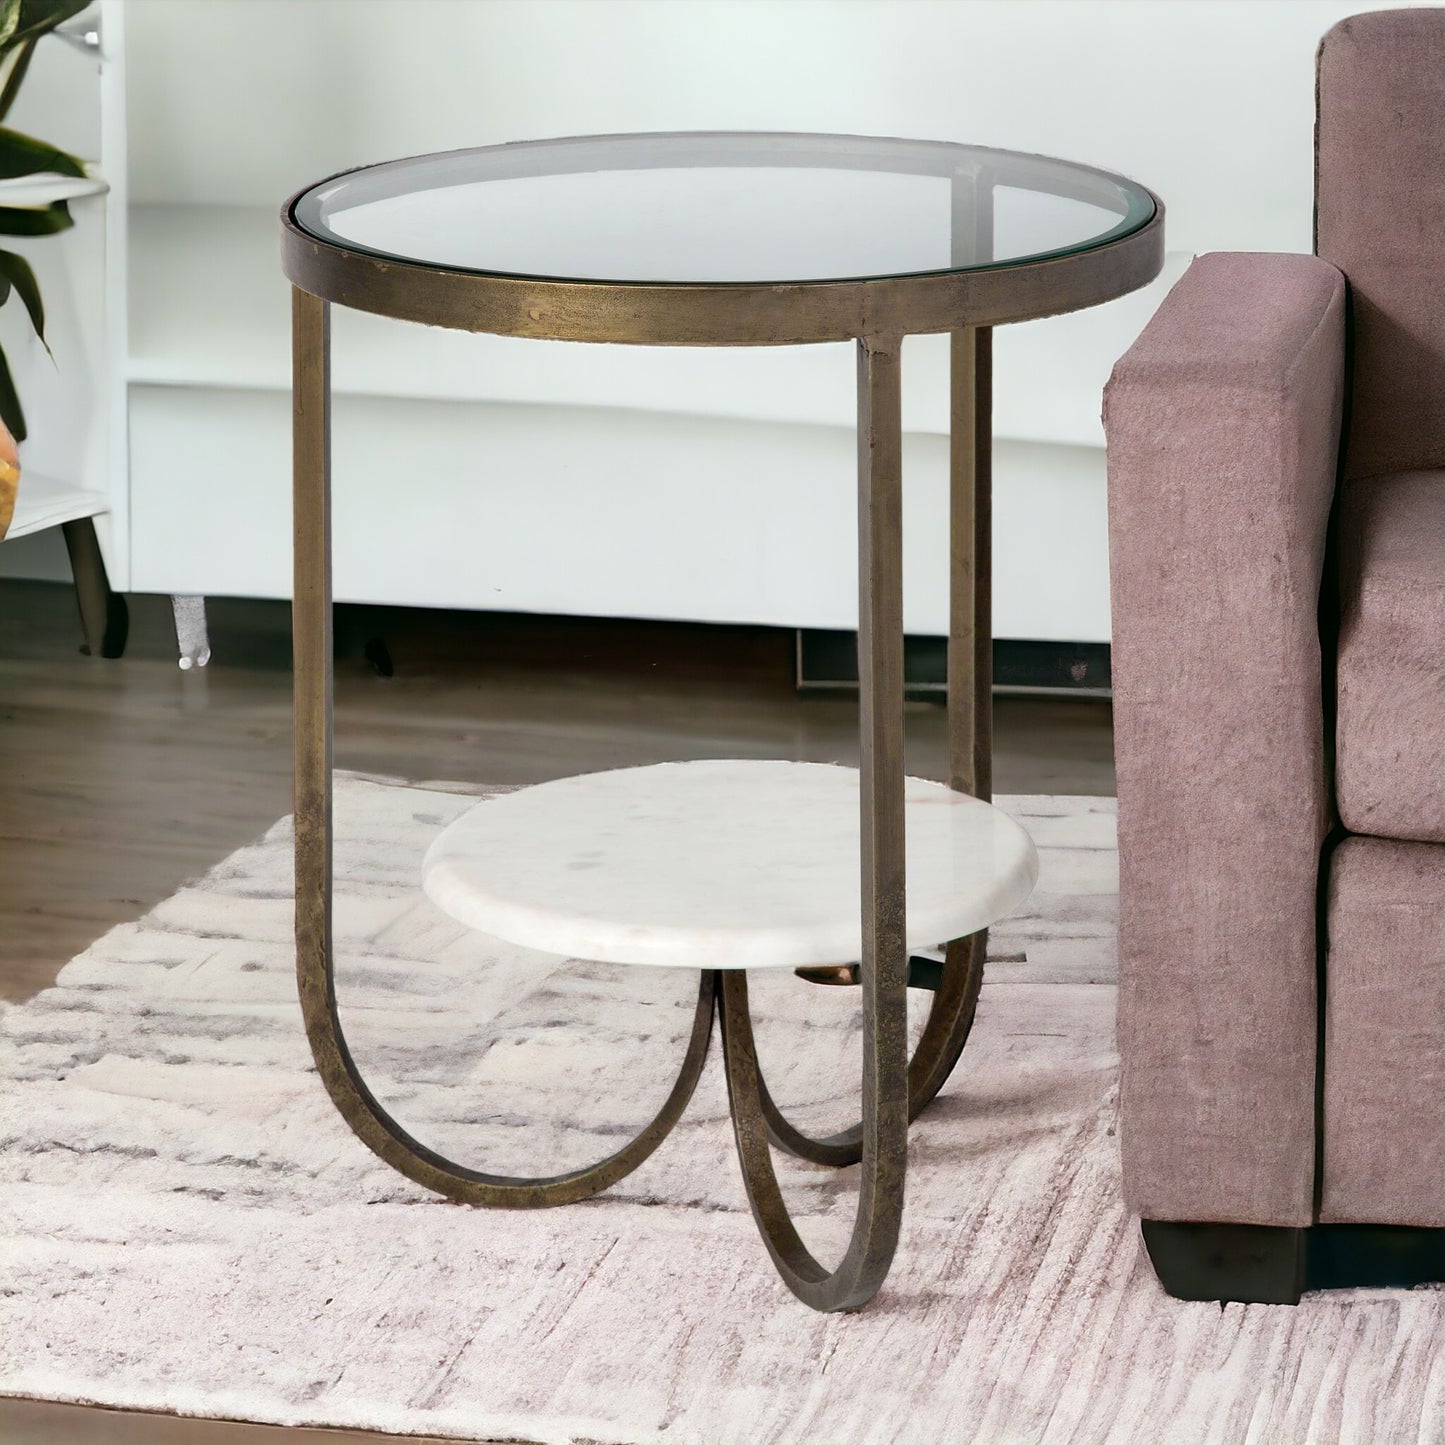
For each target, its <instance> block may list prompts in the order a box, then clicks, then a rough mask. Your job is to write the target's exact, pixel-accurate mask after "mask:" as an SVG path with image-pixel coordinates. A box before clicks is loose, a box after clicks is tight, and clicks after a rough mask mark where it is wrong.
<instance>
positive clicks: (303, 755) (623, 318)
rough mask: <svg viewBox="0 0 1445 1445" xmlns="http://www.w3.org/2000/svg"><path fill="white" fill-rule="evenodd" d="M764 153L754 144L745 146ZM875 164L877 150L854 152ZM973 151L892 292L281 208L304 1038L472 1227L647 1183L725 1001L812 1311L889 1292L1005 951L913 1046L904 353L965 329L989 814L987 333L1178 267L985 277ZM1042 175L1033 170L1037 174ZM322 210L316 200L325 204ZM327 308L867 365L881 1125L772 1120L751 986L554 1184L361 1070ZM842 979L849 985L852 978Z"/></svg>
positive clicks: (1093, 251) (867, 850)
mask: <svg viewBox="0 0 1445 1445" xmlns="http://www.w3.org/2000/svg"><path fill="white" fill-rule="evenodd" d="M741 144H744V142H741V141H740V145H741ZM857 144H858V145H860V146H866V144H867V142H858V143H857ZM956 149H957V148H951V147H947V146H939V145H937V144H935V143H919V145H918V147H917V155H918V157H919V159H918V168H919V169H920V170H923V171H926V172H928V173H933V174H942V175H950V176H951V177H952V180H953V219H952V224H953V246H954V260H955V263H956V264H957V265H959V266H961V267H962V266H967V267H968V268H969V269H960V270H953V271H946V272H939V273H933V274H927V275H913V276H896V277H884V278H879V279H876V280H857V281H811V282H797V283H780V284H774V283H766V284H764V283H758V284H752V283H716V284H687V285H682V284H677V285H674V284H654V283H631V282H606V283H604V282H582V281H570V280H548V279H545V278H543V279H534V278H526V277H517V276H501V275H488V274H485V273H478V272H472V271H461V270H448V269H446V268H444V267H436V266H429V265H424V264H421V263H413V262H407V261H398V260H393V259H387V258H381V257H378V256H374V255H371V254H368V253H365V252H362V251H359V250H350V249H347V248H346V247H343V246H340V245H336V244H332V243H329V242H325V241H322V240H320V239H318V238H316V237H315V236H313V235H311V234H309V233H308V232H307V231H305V230H304V229H303V228H302V227H301V225H300V224H299V223H298V221H297V219H296V215H295V209H296V203H297V201H298V200H299V199H300V197H301V196H302V195H304V194H305V192H301V193H298V195H297V196H294V197H292V199H291V200H290V201H289V202H287V204H286V206H285V208H284V209H283V211H282V216H281V222H282V264H283V267H284V269H285V272H286V275H287V277H288V278H289V279H290V280H291V282H292V283H293V286H294V288H295V289H294V293H293V303H294V304H293V337H292V344H293V358H294V374H293V403H294V463H295V500H294V517H295V567H296V590H295V603H294V609H293V616H294V632H295V669H296V959H297V977H298V984H299V989H300V994H301V1003H302V1010H303V1014H304V1016H305V1022H306V1030H307V1034H308V1037H309V1039H310V1042H311V1048H312V1052H313V1054H314V1056H315V1059H316V1064H317V1068H318V1070H319V1072H320V1075H321V1078H322V1080H323V1081H324V1083H325V1085H326V1088H327V1090H328V1091H329V1093H330V1094H331V1097H332V1099H333V1101H334V1102H335V1104H336V1106H337V1108H338V1109H339V1110H340V1112H341V1114H342V1115H343V1117H344V1118H345V1119H346V1120H347V1122H348V1123H349V1124H350V1125H351V1127H352V1128H353V1130H355V1132H356V1133H357V1135H358V1136H359V1137H360V1138H361V1139H362V1141H363V1142H364V1143H366V1144H367V1146H368V1147H369V1148H371V1149H372V1150H373V1151H375V1153H377V1154H378V1155H379V1156H380V1157H381V1158H383V1159H385V1160H386V1161H387V1162H388V1163H390V1164H392V1165H393V1166H394V1167H395V1168H397V1169H398V1170H400V1171H401V1172H402V1173H403V1174H406V1175H407V1176H408V1177H410V1178H412V1179H415V1180H416V1181H417V1182H418V1183H420V1184H423V1185H424V1186H426V1187H427V1188H429V1189H434V1190H436V1191H437V1192H438V1193H441V1194H444V1195H446V1196H447V1197H449V1198H452V1199H457V1200H460V1201H463V1202H466V1203H470V1204H479V1205H488V1206H500V1207H524V1208H526V1207H538V1206H545V1205H552V1204H563V1203H567V1202H570V1201H572V1200H577V1199H582V1198H585V1197H586V1196H587V1195H589V1194H592V1193H595V1192H596V1191H597V1190H599V1189H603V1188H605V1187H606V1186H607V1185H609V1184H612V1183H614V1182H615V1181H616V1180H618V1179H620V1178H622V1177H623V1176H624V1175H625V1174H627V1173H629V1172H630V1171H631V1170H632V1169H634V1168H636V1167H637V1165H638V1164H640V1163H641V1162H642V1161H643V1160H644V1159H645V1158H646V1157H647V1156H648V1155H649V1154H650V1153H651V1152H652V1151H653V1150H654V1149H655V1148H656V1147H657V1145H658V1144H659V1143H660V1142H661V1140H662V1139H663V1138H664V1137H665V1136H666V1135H667V1133H668V1132H669V1131H670V1130H671V1128H672V1126H673V1125H674V1124H675V1123H676V1121H677V1119H678V1118H679V1117H680V1115H681V1113H682V1111H683V1109H684V1107H685V1106H686V1104H687V1100H688V1098H689V1097H690V1095H691V1093H692V1091H693V1088H694V1086H695V1085H696V1083H697V1079H698V1077H699V1075H700V1072H701V1070H702V1066H703V1062H704V1058H705V1055H706V1052H707V1047H708V1041H709V1037H710V1035H711V1032H712V1019H713V1012H714V1005H715V1001H717V1003H718V1005H719V1006H720V1010H721V1023H722V1036H723V1054H724V1065H725V1068H726V1073H727V1083H728V1095H729V1099H730V1101H731V1106H732V1116H733V1125H734V1132H735V1135H736V1139H737V1145H738V1153H739V1158H740V1160H741V1163H742V1169H743V1177H744V1181H745V1183H746V1186H747V1191H748V1197H749V1199H750V1201H751V1203H752V1207H753V1212H754V1215H755V1217H756V1219H757V1222H758V1225H759V1228H760V1230H761V1232H762V1235H763V1239H764V1241H765V1242H766V1244H767V1248H768V1251H769V1253H770V1254H771V1255H772V1258H773V1261H774V1263H775V1264H776V1266H777V1268H778V1271H779V1273H780V1274H781V1275H782V1277H783V1279H784V1281H785V1282H786V1283H787V1285H788V1287H789V1288H790V1289H791V1290H792V1291H793V1293H794V1294H796V1295H797V1296H798V1297H799V1298H800V1299H802V1300H804V1301H805V1302H806V1303H807V1304H809V1305H811V1306H812V1307H813V1308H815V1309H820V1310H840V1309H855V1308H857V1307H859V1306H860V1305H862V1304H864V1303H866V1302H867V1300H869V1299H870V1298H871V1297H872V1296H873V1294H874V1293H875V1292H876V1291H877V1290H878V1288H879V1286H880V1285H881V1284H882V1282H883V1280H884V1278H885V1277H886V1275H887V1273H888V1269H889V1266H890V1264H891V1262H892V1259H893V1254H894V1251H895V1249H896V1246H897V1242H898V1234H899V1228H900V1225H901V1221H902V1213H903V1194H904V1177H905V1173H906V1168H907V1151H908V1137H907V1136H908V1124H909V1121H910V1120H911V1119H912V1118H914V1117H915V1116H916V1115H917V1114H918V1113H919V1111H920V1110H922V1109H923V1107H924V1106H925V1105H926V1104H927V1103H928V1102H929V1100H931V1099H932V1098H933V1097H934V1095H935V1094H937V1092H938V1090H939V1089H940V1088H941V1087H942V1085H943V1083H944V1082H945V1081H946V1080H947V1078H948V1076H949V1073H950V1072H951V1071H952V1069H953V1067H954V1064H955V1063H956V1062H957V1060H958V1058H959V1055H960V1053H961V1052H962V1049H963V1047H964V1044H965V1042H966V1041H967V1038H968V1034H969V1030H970V1028H971V1027H972V1023H973V1018H974V1012H975V1009H976V1006H977V1002H978V995H979V989H980V986H981V984H982V980H983V962H984V957H985V951H986V938H987V936H986V934H983V933H979V934H975V935H974V936H973V937H971V938H964V939H955V940H953V941H951V942H949V943H948V944H947V946H946V952H945V962H944V965H943V969H942V979H941V983H940V986H939V987H938V989H937V990H936V992H935V993H934V994H933V998H932V1004H931V1007H930V1011H929V1015H928V1018H927V1021H926V1023H925V1025H924V1029H923V1033H922V1036H921V1038H920V1040H919V1043H918V1046H917V1048H916V1049H915V1051H914V1053H913V1056H912V1057H911V1058H910V1057H909V1051H908V1039H907V1003H906V989H907V980H908V969H909V961H908V951H907V948H906V946H905V937H904V918H905V907H904V903H905V877H904V846H903V845H904V824H903V819H904V812H903V778H904V766H903V764H904V759H903V603H902V598H903V585H902V568H903V561H902V420H901V400H900V399H901V382H900V370H899V360H900V350H901V346H902V341H903V338H904V336H906V335H913V334H917V333H924V332H944V331H946V332H950V333H951V335H952V340H951V432H952V437H951V450H950V478H951V480H950V537H949V554H950V623H949V641H948V708H949V733H950V751H951V758H952V762H951V769H950V785H951V786H952V787H954V788H956V789H958V790H960V791H963V792H968V793H971V794H973V795H975V796H977V797H981V798H985V799H986V798H988V797H989V796H990V795H991V788H992V778H991V753H992V696H991V687H992V651H991V649H992V634H991V620H990V592H991V587H992V572H991V562H990V530H991V507H990V486H991V478H990V456H991V438H990V415H991V391H992V344H991V343H992V333H991V330H990V328H991V327H992V326H994V325H996V324H1000V323H1004V322H1009V321H1022V320H1027V319H1031V318H1034V317H1039V316H1047V315H1051V314H1054V313H1058V312H1064V311H1072V310H1077V309H1080V308H1083V307H1086V306H1092V305H1096V304H1098V303H1100V302H1103V301H1108V300H1111V299H1113V298H1115V297H1117V296H1122V295H1124V294H1126V293H1127V292H1129V291H1133V290H1135V289H1137V288H1138V287H1139V286H1142V285H1144V284H1145V283H1146V282H1148V281H1150V280H1152V279H1153V278H1154V276H1156V275H1157V274H1158V272H1159V269H1160V267H1161V265H1162V263H1163V244H1164V231H1163V207H1162V206H1161V205H1159V204H1158V202H1157V200H1156V202H1155V209H1154V213H1153V215H1152V217H1150V218H1149V219H1148V220H1147V221H1145V222H1144V223H1143V224H1142V225H1140V226H1139V228H1138V229H1136V230H1133V231H1130V232H1128V233H1127V234H1124V235H1122V236H1117V237H1115V238H1113V239H1109V240H1107V241H1105V242H1103V243H1101V244H1099V245H1097V246H1094V247H1092V248H1089V249H1081V250H1079V251H1076V252H1074V253H1072V254H1068V255H1059V256H1053V257H1050V258H1048V259H1044V260H1039V261H1024V262H1015V263H1010V264H1007V265H1002V264H1001V265H998V266H990V265H988V264H987V262H988V260H989V257H990V256H991V255H992V252H991V250H990V249H989V247H990V246H991V244H992V232H993V191H994V188H995V187H996V186H998V185H1000V184H1003V183H1005V182H1006V181H1007V179H1008V176H1009V172H1008V165H1009V160H1008V157H1007V153H1004V152H999V153H995V154H996V155H997V156H998V157H999V158H1000V159H999V160H998V161H997V163H996V164H995V163H993V162H990V164H989V165H988V166H987V167H979V166H973V167H972V168H970V169H969V170H967V171H966V172H962V171H957V170H949V169H948V167H949V166H950V165H953V164H955V163H954V162H952V161H951V160H950V156H949V153H950V152H954V153H956ZM1033 159H1034V158H1020V160H1028V161H1030V162H1031V163H1032V161H1033ZM311 189H312V188H311V187H308V188H307V190H308V191H309V190H311ZM331 303H336V304H338V305H343V306H347V307H351V308H354V309H356V310H362V311H371V312H375V313H378V314H381V315H385V316H391V317H395V318H398V319H401V320H409V321H420V322H425V323H428V324H431V325H437V326H446V327H451V328H454V329H460V330H470V331H485V332H493V333H496V334H500V335H508V336H532V337H539V338H546V339H549V340H570V341H594V342H631V343H637V344H643V345H655V346H668V345H707V346H779V345H790V344H795V343H799V342H821V341H841V340H853V341H856V343H857V347H858V536H859V637H858V648H859V678H860V679H861V683H860V690H859V691H860V741H861V768H860V777H861V828H862V832H861V840H862V900H863V901H862V909H863V958H862V960H861V966H860V968H859V981H860V983H861V1002H862V1010H863V1034H864V1037H863V1080H862V1084H863V1088H862V1100H863V1117H862V1119H861V1121H860V1122H859V1123H858V1124H856V1125H855V1126H854V1127H853V1128H851V1129H848V1130H845V1131H843V1132H842V1133H839V1134H836V1135H833V1136H831V1137H829V1138H825V1139H814V1138H811V1137H809V1136H807V1135H805V1134H803V1133H802V1132H801V1131H799V1130H797V1129H796V1128H794V1127H793V1126H792V1125H791V1124H790V1123H789V1122H788V1121H787V1119H786V1118H785V1117H784V1116H783V1115H782V1113H781V1111H780V1110H779V1109H778V1108H777V1106H776V1104H775V1103H774V1101H773V1099H772V1097H771V1095H770V1094H769V1092H768V1089H767V1084H766V1082H765V1080H764V1079H763V1077H762V1074H761V1072H760V1070H759V1068H758V1061H757V1053H756V1050H755V1048H754V1044H753V1037H752V1025H751V1019H750V1016H749V1013H748V1001H747V980H746V977H745V976H744V975H743V974H742V973H739V972H733V971H728V970H724V971H719V972H717V973H712V972H704V973H703V974H702V975H701V978H700V982H699V990H698V1001H697V1008H696V1012H695V1014H694V1019H693V1028H692V1034H691V1038H690V1040H689V1043H688V1047H687V1050H686V1053H685V1055H684V1058H683V1061H682V1065H681V1069H680V1071H679V1074H678V1077H677V1080H676V1082H675V1084H674V1086H673V1089H672V1092H671V1094H670V1095H669V1096H668V1098H667V1100H666V1102H665V1103H664V1105H663V1107H662V1109H661V1110H660V1112H659V1113H658V1115H657V1117H656V1118H655V1119H654V1120H653V1121H652V1122H651V1123H650V1124H648V1125H647V1126H646V1127H645V1128H644V1129H643V1130H642V1131H641V1132H640V1133H639V1134H638V1135H637V1136H636V1137H635V1138H634V1139H633V1140H632V1141H631V1142H630V1143H628V1144H627V1145H625V1146H624V1147H623V1148H622V1149H621V1150H619V1151H618V1152H617V1153H616V1154H614V1155H612V1156H611V1157H610V1158H608V1159H605V1160H602V1161H601V1162H599V1163H597V1164H594V1165H592V1166H590V1167H588V1168H585V1169H580V1170H576V1171H573V1172H571V1173H568V1174H563V1175H560V1176H556V1177H552V1178H536V1179H531V1178H513V1177H505V1176H496V1175H489V1174H485V1173H482V1172H480V1171H478V1170H475V1169H471V1168H468V1167H466V1166H463V1165H460V1164H456V1163H453V1162H452V1161H450V1160H448V1159H445V1158H443V1157H442V1156H441V1155H439V1154H437V1153H436V1152H435V1151H433V1150H431V1149H429V1148H428V1147H427V1146H426V1145H425V1144H422V1143H421V1142H419V1141H418V1140H416V1139H413V1138H412V1137H411V1136H410V1135H409V1134H408V1133H407V1132H406V1131H405V1130H404V1129H403V1128H402V1127H401V1126H400V1125H399V1124H398V1123H397V1122H396V1121H395V1120H394V1119H392V1118H391V1116H390V1115H389V1114H388V1113H387V1112H386V1110H385V1109H383V1108H382V1107H381V1105H380V1104H379V1103H378V1102H377V1100H376V1099H375V1097H374V1096H373V1095H372V1093H371V1091H370V1090H369V1089H368V1088H367V1085H366V1083H365V1081H364V1080H363V1079H362V1078H361V1076H360V1074H359V1072H358V1071H357V1068H356V1065H355V1063H354V1062H353V1060H352V1058H351V1054H350V1052H349V1050H348V1048H347V1045H346V1040H345V1038H344V1036H343V1034H342V1031H341V1026H340V1021H339V1019H338V1016H337V1004H336V990H335V978H334V956H333V947H332V932H331V895H332V812H331V805H332V789H331V742H332V717H331V696H332V657H331V518H330V485H331V478H330V394H331V386H330V324H329V308H330V304H331ZM840 981H841V980H840ZM774 1143H776V1144H778V1145H780V1146H781V1147H783V1148H786V1149H788V1150H790V1151H792V1152H794V1153H796V1154H799V1155H801V1156H802V1157H804V1158H807V1159H812V1160H815V1161H816V1162H819V1163H827V1164H837V1165H842V1164H850V1163H855V1162H859V1161H861V1163H862V1177H861V1180H860V1187H859V1200H858V1212H857V1218H856V1220H855V1224H854V1229H853V1235H852V1239H851V1241H850V1243H849V1245H848V1248H847V1250H846V1252H845V1254H844V1257H843V1259H842V1261H841V1262H840V1264H839V1265H838V1267H837V1268H836V1269H834V1270H831V1271H829V1270H827V1269H825V1268H824V1267H823V1266H822V1265H820V1264H819V1263H818V1262H817V1260H815V1259H814V1258H813V1257H812V1255H811V1254H810V1253H809V1252H808V1250H807V1248H806V1247H805V1246H804V1244H803V1243H802V1240H801V1239H800V1238H799V1236H798V1233H797V1231H796V1229H795V1228H794V1226H793V1224H792V1221H791V1219H790V1217H789V1215H788V1211H787V1208H786V1205H785V1203H784V1201H783V1198H782V1194H781V1192H780V1190H779V1187H778V1183H777V1178H776V1175H775V1173H774V1169H773V1163H772V1158H771V1155H770V1152H769V1151H770V1147H771V1145H772V1144H774Z"/></svg>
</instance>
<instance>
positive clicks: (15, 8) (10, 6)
mask: <svg viewBox="0 0 1445 1445" xmlns="http://www.w3.org/2000/svg"><path fill="white" fill-rule="evenodd" d="M19 28H20V0H3V3H0V46H4V45H8V44H9V42H10V39H11V37H12V36H13V35H14V34H15V32H16V31H17V30H18V29H19Z"/></svg>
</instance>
